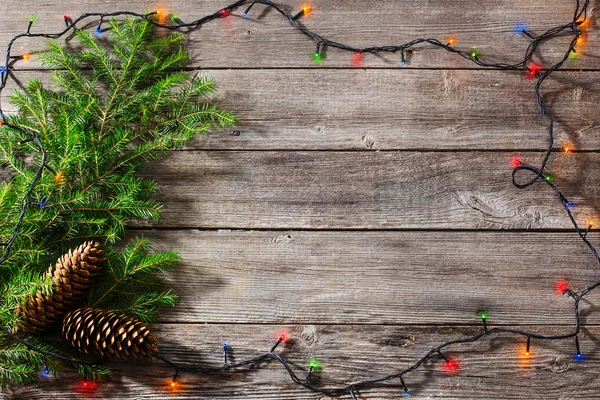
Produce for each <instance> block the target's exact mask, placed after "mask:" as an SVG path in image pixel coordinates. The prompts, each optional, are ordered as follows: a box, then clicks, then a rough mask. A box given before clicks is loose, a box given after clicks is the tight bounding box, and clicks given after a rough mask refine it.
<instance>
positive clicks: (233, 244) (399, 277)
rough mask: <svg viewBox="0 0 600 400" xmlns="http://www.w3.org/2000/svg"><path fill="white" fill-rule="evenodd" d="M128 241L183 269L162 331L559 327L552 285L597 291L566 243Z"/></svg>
mask: <svg viewBox="0 0 600 400" xmlns="http://www.w3.org/2000/svg"><path fill="white" fill-rule="evenodd" d="M132 234H133V235H144V236H146V237H149V238H150V239H151V240H152V242H153V243H155V244H156V247H157V249H164V250H166V249H169V250H171V249H177V250H178V251H179V252H180V254H181V256H182V258H183V264H182V265H181V266H180V267H179V268H178V269H177V270H176V271H175V272H174V273H172V274H171V275H170V279H171V281H170V285H169V286H170V287H173V288H175V291H176V292H177V293H178V294H179V295H180V297H181V302H180V303H179V305H178V306H177V307H176V308H173V309H165V311H164V313H163V314H162V316H161V321H164V322H173V321H180V322H194V323H201V322H210V323H217V322H228V323H346V324H354V323H369V324H375V323H378V324H379V323H385V324H407V323H415V324H419V323H423V324H465V323H478V317H477V313H478V311H479V310H481V309H487V310H488V312H489V313H490V315H491V316H492V320H493V321H495V322H497V323H503V324H517V323H525V324H528V323H540V324H542V323H548V324H552V323H564V324H570V323H571V321H572V318H573V314H572V306H573V303H572V301H571V300H569V299H568V298H567V297H564V296H560V295H557V294H556V293H555V285H556V282H557V281H558V280H559V279H567V280H568V281H569V282H570V284H571V285H572V287H573V288H574V290H578V289H581V288H583V287H585V286H587V285H589V284H591V283H593V282H594V281H596V280H598V273H597V270H598V265H597V264H596V263H595V262H594V259H593V256H592V255H591V253H590V251H589V250H588V249H587V248H586V247H585V245H584V244H583V243H581V241H580V240H579V239H578V238H577V237H576V236H575V235H574V234H571V233H535V234H534V233H500V232H314V231H308V232H298V231H260V232H257V231H218V232H216V231H189V230H184V231H145V232H139V231H134V232H133V233H132ZM597 239H598V237H597V236H596V235H593V236H592V240H593V241H594V242H596V241H597ZM590 299H592V300H591V301H592V303H594V302H593V296H592V297H590ZM582 307H583V309H585V310H588V309H589V307H590V306H589V305H588V304H583V303H582ZM586 313H587V311H586ZM592 318H593V317H592ZM594 321H595V320H594V319H590V320H589V321H588V322H590V323H592V322H594Z"/></svg>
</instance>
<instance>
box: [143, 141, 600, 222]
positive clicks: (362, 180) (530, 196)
mask: <svg viewBox="0 0 600 400" xmlns="http://www.w3.org/2000/svg"><path fill="white" fill-rule="evenodd" d="M512 156H513V153H496V152H434V153H431V152H297V151H296V152H289V151H281V152H268V151H260V152H243V151H241V152H238V151H212V152H204V151H179V152H174V153H172V154H171V155H169V156H168V157H167V158H166V159H164V160H161V161H159V162H156V163H153V164H152V165H151V166H150V167H149V168H148V169H147V170H146V171H145V172H144V174H145V176H147V177H149V178H153V179H155V180H156V182H157V185H158V187H159V189H160V191H161V192H162V194H161V195H157V196H156V198H157V199H158V200H159V201H161V202H162V203H164V211H163V220H162V221H160V222H158V223H153V224H154V226H159V227H163V228H167V227H169V228H184V227H185V228H244V229H250V228H251V229H254V228H261V229H269V228H278V229H349V228H351V229H540V228H544V229H563V228H564V229H567V228H569V229H570V228H571V227H572V226H571V223H570V221H569V219H568V217H567V215H566V213H565V212H564V210H562V209H561V204H560V202H559V201H558V199H557V198H556V195H555V194H554V192H553V191H552V189H551V188H550V187H549V186H547V185H546V184H545V183H541V184H537V185H535V186H534V187H532V188H529V189H527V190H519V189H517V188H515V187H514V186H513V185H512V183H511V180H510V174H511V172H512V167H511V166H510V160H511V157H512ZM524 157H525V159H527V160H531V162H533V163H537V162H539V161H540V160H541V157H542V154H541V153H528V154H525V155H524ZM599 157H600V155H598V154H597V153H578V154H564V153H560V154H557V155H556V156H555V158H554V159H553V161H552V164H551V165H550V171H556V172H555V173H556V178H555V179H556V181H557V182H558V184H559V185H560V186H561V189H563V190H564V191H565V195H567V196H568V197H569V198H572V200H574V201H575V202H576V204H577V209H576V214H575V215H576V217H577V219H578V221H580V223H581V224H583V225H586V219H587V218H590V217H595V216H596V215H598V213H599V212H600V210H598V209H597V204H596V202H595V199H597V198H598V196H599V195H600V193H599V192H598V191H599V190H600V187H599V186H598V185H597V182H598V179H599V178H600V177H599V171H598V170H597V169H588V168H587V166H589V165H595V164H596V163H597V162H598V159H599ZM523 178H529V176H528V175H525V176H523ZM144 224H145V225H147V223H145V222H144V221H139V222H137V223H136V225H137V226H142V225H144Z"/></svg>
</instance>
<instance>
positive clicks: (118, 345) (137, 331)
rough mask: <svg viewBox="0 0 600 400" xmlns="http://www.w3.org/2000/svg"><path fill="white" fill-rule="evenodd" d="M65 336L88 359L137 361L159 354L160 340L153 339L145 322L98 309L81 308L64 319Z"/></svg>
mask: <svg viewBox="0 0 600 400" xmlns="http://www.w3.org/2000/svg"><path fill="white" fill-rule="evenodd" d="M62 334H63V336H64V337H65V339H67V340H68V341H69V342H71V344H72V345H73V347H75V348H76V349H77V350H79V351H80V352H82V353H85V354H88V355H94V354H95V355H99V356H102V357H108V358H121V359H134V358H144V357H148V356H151V355H152V354H153V353H155V352H157V351H158V348H157V347H156V342H157V340H158V337H157V336H154V335H151V334H150V330H148V328H147V327H146V325H144V324H143V323H142V322H140V321H138V320H137V319H135V318H131V317H126V316H118V315H116V314H114V313H112V312H110V311H103V310H99V309H95V308H78V309H76V310H74V311H71V312H69V313H68V314H67V315H65V317H64V319H63V325H62Z"/></svg>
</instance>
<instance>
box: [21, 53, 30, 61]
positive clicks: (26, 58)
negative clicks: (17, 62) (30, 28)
mask: <svg viewBox="0 0 600 400" xmlns="http://www.w3.org/2000/svg"><path fill="white" fill-rule="evenodd" d="M21 58H22V59H23V60H25V61H27V60H29V59H30V58H31V54H29V53H25V54H23V55H22V56H21Z"/></svg>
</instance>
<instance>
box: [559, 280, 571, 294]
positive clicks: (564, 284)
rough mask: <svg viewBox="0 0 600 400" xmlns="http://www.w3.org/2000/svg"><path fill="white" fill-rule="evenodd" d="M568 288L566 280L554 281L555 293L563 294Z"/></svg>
mask: <svg viewBox="0 0 600 400" xmlns="http://www.w3.org/2000/svg"><path fill="white" fill-rule="evenodd" d="M567 290H569V283H568V282H567V281H564V280H561V281H558V282H556V293H557V294H565V292H566V291H567Z"/></svg>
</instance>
